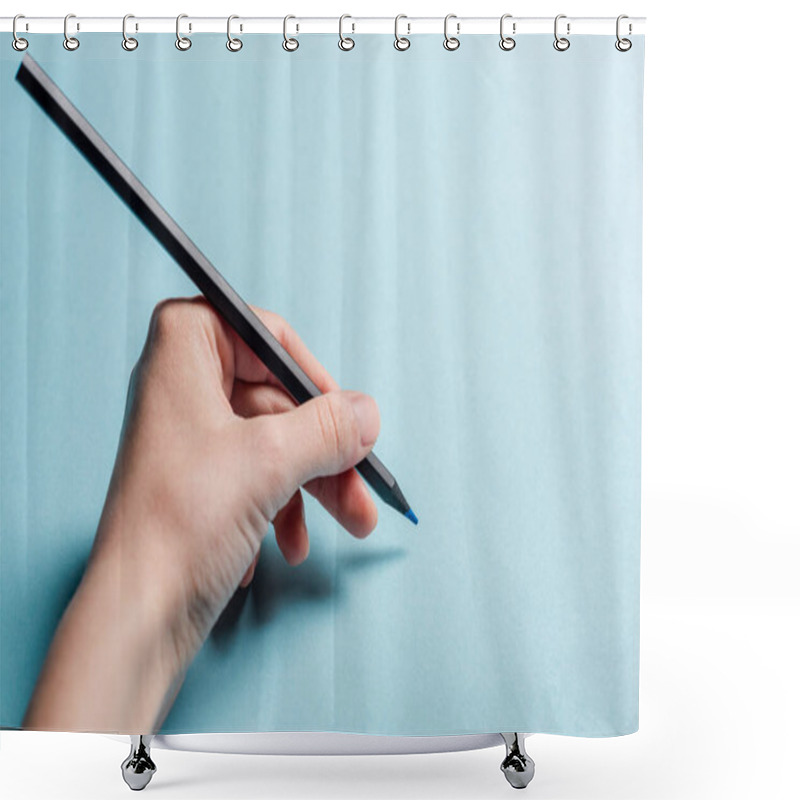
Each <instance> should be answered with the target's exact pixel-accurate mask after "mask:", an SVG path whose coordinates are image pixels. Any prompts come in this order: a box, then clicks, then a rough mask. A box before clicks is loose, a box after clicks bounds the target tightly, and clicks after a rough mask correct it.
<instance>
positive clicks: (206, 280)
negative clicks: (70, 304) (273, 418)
mask: <svg viewBox="0 0 800 800" xmlns="http://www.w3.org/2000/svg"><path fill="white" fill-rule="evenodd" d="M16 78H17V81H18V82H19V83H20V84H22V86H23V87H24V88H25V89H26V90H27V92H28V93H29V94H30V96H31V97H32V98H33V99H34V100H35V101H36V102H37V103H38V104H39V106H41V108H42V110H43V111H44V112H45V113H46V114H47V115H48V116H49V117H50V119H52V121H53V122H55V124H56V125H57V126H58V127H59V128H61V130H62V132H63V133H64V134H65V135H66V136H67V138H68V139H69V140H70V141H71V142H72V143H73V144H74V145H75V147H76V148H77V149H78V150H79V151H80V152H81V153H83V155H84V156H85V157H86V159H87V160H88V161H89V163H90V164H92V166H94V168H95V169H96V170H97V171H98V172H99V173H100V175H101V176H102V177H103V178H104V179H105V180H106V182H107V183H108V185H109V186H110V187H111V188H112V189H113V190H114V191H115V192H116V193H117V195H118V196H119V197H120V199H121V200H122V201H123V202H124V203H125V204H126V205H127V206H128V208H129V209H130V210H131V211H132V212H133V213H134V214H135V215H136V216H137V217H138V218H139V220H140V221H141V222H142V224H143V225H144V226H145V227H146V228H147V229H148V230H149V231H150V233H152V234H153V236H154V237H155V238H156V239H157V240H158V241H159V242H161V244H162V245H163V246H164V249H165V250H166V251H167V252H168V253H169V254H170V255H171V256H172V257H173V258H174V259H175V261H177V262H178V264H179V266H180V267H181V268H182V269H183V271H184V272H185V273H186V274H187V275H188V276H189V278H190V279H191V280H192V281H193V282H194V284H195V285H196V286H197V288H198V289H199V290H200V291H201V292H202V293H203V294H204V295H205V297H206V299H207V300H208V301H209V303H211V305H212V306H213V307H214V308H215V309H216V310H217V311H218V312H219V313H220V315H221V316H222V318H223V319H224V320H225V321H226V322H227V323H228V324H229V325H230V326H231V327H232V328H233V329H234V330H235V331H236V332H237V333H238V334H239V336H241V338H242V340H243V341H244V342H245V343H246V344H247V345H248V346H249V347H250V349H251V350H252V351H253V352H254V353H255V354H256V356H258V358H259V359H260V360H261V361H262V362H263V363H264V365H265V366H266V367H267V369H269V370H270V372H272V374H273V375H274V376H275V377H276V378H277V379H278V380H279V381H280V383H281V385H282V386H283V387H284V388H285V389H286V391H287V392H288V393H289V394H290V395H291V396H292V397H293V398H294V400H295V401H296V402H297V403H305V402H307V401H308V400H311V399H312V398H313V397H318V396H319V395H321V394H322V392H321V391H320V389H319V388H318V387H317V386H316V384H315V383H314V382H313V381H312V380H311V378H309V377H308V375H307V374H306V373H305V372H304V371H303V370H302V369H301V368H300V366H299V364H298V363H297V362H296V361H295V360H294V359H293V358H292V357H291V355H289V353H288V352H287V351H286V350H285V349H284V347H283V346H282V345H281V344H280V342H279V341H278V340H277V339H276V338H275V337H274V336H273V335H272V334H271V333H270V331H269V329H268V328H267V326H266V325H264V323H263V322H262V321H261V319H260V318H259V317H258V316H257V315H256V314H255V312H254V311H253V310H252V309H251V308H250V307H249V306H248V305H247V303H245V302H244V300H242V298H241V297H240V296H239V295H238V294H237V293H236V292H235V291H234V289H233V287H232V286H231V285H230V284H229V283H228V282H227V281H226V280H225V278H224V277H223V276H222V275H221V274H220V273H219V272H218V271H217V270H216V268H215V267H214V265H213V264H212V263H211V262H210V261H209V260H208V259H207V258H206V257H205V256H204V255H203V254H202V253H201V252H200V249H199V248H198V247H197V245H196V244H195V243H194V242H193V241H192V240H191V239H190V238H189V237H188V236H187V235H186V233H185V232H184V231H183V230H182V229H181V227H180V226H179V225H178V223H177V222H175V220H174V219H173V218H172V217H171V216H170V215H169V214H168V213H167V211H166V210H165V209H164V207H163V206H162V205H161V204H160V203H159V202H158V201H157V200H156V199H155V197H153V195H152V194H150V192H149V191H148V190H147V189H146V188H145V187H144V185H143V184H142V182H141V181H140V180H139V179H138V178H137V177H136V176H135V175H134V174H133V172H132V171H131V170H130V169H129V168H128V167H127V166H126V165H125V163H124V162H123V161H122V159H121V158H120V157H119V156H118V155H117V154H116V153H115V152H114V150H113V149H112V148H111V147H110V146H109V144H108V143H107V142H106V141H105V140H104V139H103V138H102V137H101V136H100V134H99V133H98V132H97V131H96V130H95V129H94V128H93V127H92V125H91V124H90V123H89V122H88V120H87V119H86V118H85V117H84V116H83V115H82V114H81V113H80V111H78V109H77V108H75V106H74V105H73V104H72V103H71V102H70V100H69V99H68V98H67V96H66V95H65V94H64V93H63V92H62V91H61V90H60V89H59V88H58V86H56V84H55V82H54V81H53V80H52V78H50V76H49V75H48V74H47V73H46V72H45V71H44V70H43V69H42V68H41V66H39V64H38V63H37V62H36V60H35V59H34V58H33V57H31V55H30V54H29V53H26V54H25V56H24V58H23V59H22V63H21V64H20V67H19V69H18V70H17V75H16ZM356 469H357V470H358V472H359V473H360V474H361V476H362V477H363V478H364V480H365V481H366V482H367V483H368V484H369V485H370V486H371V487H372V488H373V490H374V491H375V492H376V494H377V495H378V496H379V497H380V498H381V499H382V500H383V501H384V502H386V503H388V504H389V505H390V506H391V507H392V508H394V509H396V510H397V511H399V512H400V513H401V514H403V515H404V516H405V517H407V518H408V519H410V520H411V521H412V522H413V523H414V524H415V525H416V524H417V522H418V520H417V517H416V515H415V514H414V512H413V511H412V510H411V506H409V504H408V502H407V501H406V499H405V497H404V496H403V493H402V492H401V491H400V487H399V486H398V484H397V481H396V480H395V478H394V476H393V475H392V473H391V472H389V470H388V469H386V467H385V466H384V464H383V463H382V462H381V460H380V459H379V458H378V457H377V456H376V455H375V453H373V452H370V453H369V454H368V455H367V457H366V458H364V459H363V460H362V461H360V462H359V463H358V464H356Z"/></svg>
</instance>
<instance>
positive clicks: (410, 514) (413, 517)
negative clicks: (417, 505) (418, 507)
mask: <svg viewBox="0 0 800 800" xmlns="http://www.w3.org/2000/svg"><path fill="white" fill-rule="evenodd" d="M406 516H407V517H408V518H409V519H410V520H411V521H412V522H413V523H414V524H415V525H417V524H418V523H419V520H418V519H417V515H416V514H415V513H414V512H413V511H412V510H411V509H410V508H409V509H408V511H406Z"/></svg>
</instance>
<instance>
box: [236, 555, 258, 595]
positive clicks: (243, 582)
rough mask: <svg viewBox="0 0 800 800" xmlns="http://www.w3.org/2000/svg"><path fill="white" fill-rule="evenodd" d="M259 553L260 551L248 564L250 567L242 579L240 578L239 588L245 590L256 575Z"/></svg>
mask: <svg viewBox="0 0 800 800" xmlns="http://www.w3.org/2000/svg"><path fill="white" fill-rule="evenodd" d="M260 553H261V550H260V549H259V552H258V553H256V555H255V558H254V559H253V560H252V562H251V563H250V566H249V567H248V568H247V572H245V574H244V577H243V578H242V580H241V582H240V583H239V586H241V588H242V589H246V588H247V587H248V586H249V585H250V583H251V582H252V580H253V577H254V576H255V574H256V565H257V564H258V557H259V555H260Z"/></svg>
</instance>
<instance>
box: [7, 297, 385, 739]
mask: <svg viewBox="0 0 800 800" xmlns="http://www.w3.org/2000/svg"><path fill="white" fill-rule="evenodd" d="M253 311H254V312H255V313H256V314H257V315H258V316H259V317H260V318H261V319H262V320H263V322H264V323H265V324H266V326H267V327H268V328H269V330H270V331H272V333H273V334H274V335H275V336H276V337H277V338H278V339H279V340H280V341H281V344H282V345H283V346H284V347H285V348H286V350H288V352H289V353H290V354H291V355H292V356H293V358H294V359H295V360H296V361H297V362H298V363H299V365H300V366H301V367H302V368H303V370H305V372H306V373H307V374H308V375H309V377H310V378H311V379H312V380H313V381H314V383H316V385H317V386H319V388H320V389H321V390H322V392H323V395H322V396H321V397H318V398H315V399H314V400H311V401H309V402H307V403H304V404H302V405H301V406H296V404H295V403H294V402H293V400H292V399H291V398H290V397H289V395H288V394H287V393H286V392H285V390H284V389H283V388H282V387H281V386H280V384H279V383H278V382H277V381H276V379H275V378H274V377H273V376H272V375H271V373H269V371H268V370H267V368H266V367H265V366H264V365H263V364H262V363H261V361H260V360H259V359H258V358H257V357H256V356H255V355H254V354H253V352H252V351H251V350H250V349H249V348H248V347H247V345H245V344H244V343H243V342H242V340H241V339H240V338H239V336H238V335H237V334H236V333H235V332H234V331H233V330H232V329H231V328H230V327H229V326H228V325H227V324H226V323H225V322H224V320H223V319H222V318H221V317H220V316H219V315H218V313H217V312H216V311H215V310H214V309H213V308H212V307H211V306H210V305H209V303H208V302H207V301H206V300H205V299H204V298H203V297H201V296H198V297H194V298H187V299H170V300H165V301H162V302H161V303H159V304H158V305H157V306H156V308H155V310H154V312H153V316H152V319H151V322H150V328H149V331H148V335H147V341H146V342H145V345H144V349H143V351H142V354H141V356H140V358H139V360H138V362H137V364H136V366H135V367H134V370H133V372H132V373H131V380H130V386H129V390H128V399H127V405H126V409H125V418H124V422H123V427H122V434H121V436H120V441H119V446H118V450H117V458H116V461H115V464H114V469H113V472H112V475H111V480H110V484H109V488H108V493H107V496H106V501H105V504H104V506H103V510H102V514H101V517H100V521H99V524H98V528H97V532H96V535H95V539H94V544H93V546H92V550H91V554H90V556H89V561H88V564H87V567H86V570H85V572H84V575H83V577H82V579H81V582H80V585H79V586H78V589H77V590H76V592H75V594H74V596H73V598H72V600H71V601H70V603H69V605H68V607H67V609H66V611H65V612H64V615H63V617H62V619H61V621H60V623H59V626H58V628H57V630H56V633H55V635H54V637H53V641H52V643H51V645H50V649H49V651H48V653H47V657H46V659H45V662H44V665H43V667H42V670H41V673H40V675H39V678H38V681H37V683H36V687H35V689H34V692H33V695H32V697H31V700H30V703H29V706H28V709H27V712H26V714H25V719H24V721H23V727H24V728H27V729H35V730H59V731H93V732H103V733H125V734H149V733H157V732H158V730H159V728H160V727H161V724H162V722H163V721H164V719H165V717H166V715H167V713H168V711H169V709H170V707H171V705H172V703H173V701H174V699H175V696H176V695H177V692H178V690H179V689H180V686H181V683H182V681H183V678H184V676H185V674H186V670H187V669H188V667H189V665H190V663H191V662H192V659H193V658H194V656H195V655H196V654H197V652H198V651H199V649H200V647H201V646H202V644H203V642H204V641H205V639H206V637H207V636H208V634H209V633H210V631H211V629H212V627H213V626H214V623H215V622H216V620H217V619H218V617H219V615H220V613H221V612H222V610H223V609H224V608H225V606H226V605H227V603H228V601H229V600H230V598H231V597H232V595H233V593H234V592H235V591H236V589H237V588H238V587H239V586H242V587H245V586H247V585H248V584H249V583H250V582H251V581H252V580H253V576H254V572H255V568H256V563H257V561H258V557H259V551H260V547H261V542H262V540H263V538H264V536H265V535H266V534H267V533H268V531H269V527H270V525H272V527H273V528H274V531H275V538H276V542H277V544H278V547H279V548H280V551H281V553H282V554H283V557H284V558H285V559H286V561H287V562H288V563H289V564H291V565H298V564H300V563H302V562H303V561H304V560H305V558H306V557H307V556H308V552H309V537H308V530H307V528H306V524H305V516H304V501H303V494H302V493H301V490H300V488H301V487H302V488H303V489H304V490H305V491H306V492H307V493H308V494H309V495H311V496H313V497H314V498H316V501H317V502H319V503H321V504H322V506H323V507H324V508H325V509H326V510H327V511H328V512H329V513H330V514H331V515H332V516H333V517H334V518H335V519H336V520H338V521H339V523H341V525H342V526H343V527H344V528H345V529H346V530H347V531H348V532H349V533H350V534H352V535H353V536H356V537H359V538H363V537H365V536H367V535H368V534H369V533H370V532H371V531H372V530H373V529H374V528H375V525H376V523H377V509H376V507H375V503H374V502H373V500H372V498H371V496H370V493H369V490H368V489H367V487H366V485H365V484H364V482H363V481H362V480H361V478H360V477H359V475H358V473H357V472H356V471H355V470H354V469H353V467H354V465H355V464H357V463H358V462H359V461H360V460H361V459H362V458H364V457H365V456H366V455H367V453H368V452H369V451H370V450H371V449H372V446H373V445H374V443H375V440H376V439H377V436H378V431H379V429H380V417H379V413H378V407H377V404H376V403H375V401H374V400H373V399H372V398H371V397H369V396H368V395H365V394H361V393H358V392H348V391H342V390H340V389H339V387H338V386H337V384H336V383H335V381H334V380H333V378H331V376H330V375H329V374H328V373H327V372H326V371H325V369H324V368H323V367H322V365H321V364H320V363H319V362H318V361H317V359H316V358H315V357H314V356H313V355H312V354H311V353H310V351H309V350H308V348H307V347H306V346H305V345H304V344H303V342H302V341H301V340H300V337H299V336H298V335H297V333H295V332H294V331H293V330H292V329H291V327H290V326H289V325H288V324H287V323H286V322H285V321H284V320H283V319H281V318H280V317H279V316H277V315H275V314H273V313H271V312H269V311H264V310H263V309H258V308H255V307H253Z"/></svg>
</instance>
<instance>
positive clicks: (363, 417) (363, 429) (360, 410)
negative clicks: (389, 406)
mask: <svg viewBox="0 0 800 800" xmlns="http://www.w3.org/2000/svg"><path fill="white" fill-rule="evenodd" d="M348 395H349V400H350V404H351V405H352V406H353V410H354V411H355V412H356V421H357V422H358V432H359V433H360V434H361V444H362V445H363V446H364V447H369V446H370V445H373V444H375V440H376V439H377V438H378V432H379V431H380V428H381V416H380V413H379V411H378V404H377V403H376V402H375V400H373V398H372V397H370V396H369V395H368V394H363V393H361V392H349V393H348Z"/></svg>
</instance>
